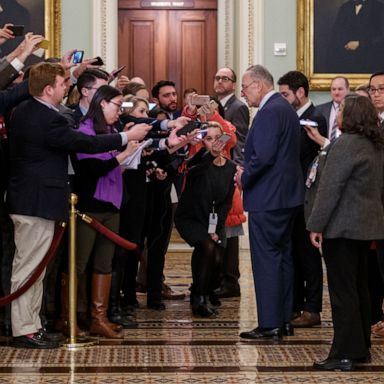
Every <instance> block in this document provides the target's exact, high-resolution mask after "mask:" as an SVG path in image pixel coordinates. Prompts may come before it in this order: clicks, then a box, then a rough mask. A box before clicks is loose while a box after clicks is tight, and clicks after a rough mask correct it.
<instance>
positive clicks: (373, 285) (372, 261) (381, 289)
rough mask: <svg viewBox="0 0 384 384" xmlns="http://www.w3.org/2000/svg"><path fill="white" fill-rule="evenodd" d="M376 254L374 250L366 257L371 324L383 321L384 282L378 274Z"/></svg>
mask: <svg viewBox="0 0 384 384" xmlns="http://www.w3.org/2000/svg"><path fill="white" fill-rule="evenodd" d="M378 257H379V256H378V254H377V252H376V250H375V249H370V250H369V255H368V289H369V296H370V298H371V324H376V323H377V322H379V321H381V320H384V318H383V300H384V281H383V279H382V277H381V274H380V269H379V264H378Z"/></svg>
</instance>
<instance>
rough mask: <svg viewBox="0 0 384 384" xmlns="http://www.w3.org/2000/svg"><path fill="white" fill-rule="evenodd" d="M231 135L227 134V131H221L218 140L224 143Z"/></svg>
mask: <svg viewBox="0 0 384 384" xmlns="http://www.w3.org/2000/svg"><path fill="white" fill-rule="evenodd" d="M231 137H232V136H231V135H228V133H223V134H222V135H221V136H220V137H219V139H218V140H220V141H221V142H223V143H226V142H227V141H229V140H230V139H231Z"/></svg>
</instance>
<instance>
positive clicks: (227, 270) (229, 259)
mask: <svg viewBox="0 0 384 384" xmlns="http://www.w3.org/2000/svg"><path fill="white" fill-rule="evenodd" d="M236 80H237V79H236V73H235V71H234V70H233V69H231V68H221V69H219V70H218V71H217V73H216V75H215V77H214V83H213V89H214V91H215V93H216V95H217V97H218V99H219V100H220V103H221V105H222V106H223V107H224V118H225V119H226V120H228V121H230V122H231V123H232V124H233V125H234V126H235V127H236V139H237V142H236V145H235V147H234V148H233V149H232V153H231V155H232V159H233V161H234V162H235V163H236V164H239V165H243V162H244V151H243V150H244V145H245V139H246V137H247V134H248V127H249V109H248V107H247V106H246V105H245V104H244V103H243V102H242V101H240V100H239V99H238V98H237V97H236V96H235V90H236ZM240 234H242V233H230V232H229V230H228V231H227V248H226V251H225V255H224V260H223V271H222V273H223V278H222V281H221V286H220V288H219V289H218V290H217V291H216V293H217V295H218V296H219V297H237V296H240V285H239V278H240V272H239V235H240Z"/></svg>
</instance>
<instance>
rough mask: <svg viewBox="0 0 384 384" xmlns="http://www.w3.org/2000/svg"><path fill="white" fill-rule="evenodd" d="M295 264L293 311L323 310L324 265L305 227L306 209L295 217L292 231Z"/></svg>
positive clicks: (317, 311)
mask: <svg viewBox="0 0 384 384" xmlns="http://www.w3.org/2000/svg"><path fill="white" fill-rule="evenodd" d="M292 257H293V266H294V271H295V272H294V276H295V280H294V297H293V312H299V311H303V310H304V311H308V312H316V313H319V312H321V309H322V300H323V266H322V264H321V255H320V252H319V251H318V249H317V248H315V247H314V246H313V245H312V243H311V240H310V238H309V232H308V231H307V230H306V229H305V220H304V211H303V210H300V211H299V212H298V214H297V216H296V218H295V221H294V224H293V232H292Z"/></svg>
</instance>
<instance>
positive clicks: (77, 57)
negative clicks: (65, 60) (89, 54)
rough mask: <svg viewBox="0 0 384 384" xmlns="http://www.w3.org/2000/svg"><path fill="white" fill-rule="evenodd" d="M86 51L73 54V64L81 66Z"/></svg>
mask: <svg viewBox="0 0 384 384" xmlns="http://www.w3.org/2000/svg"><path fill="white" fill-rule="evenodd" d="M83 56H84V51H76V52H75V53H74V54H73V59H72V62H73V64H79V63H81V62H82V61H83Z"/></svg>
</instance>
